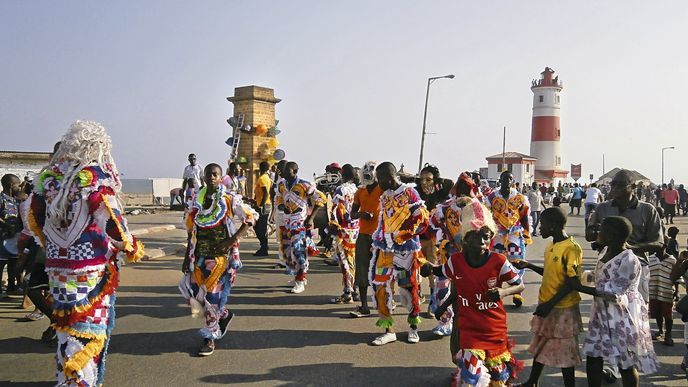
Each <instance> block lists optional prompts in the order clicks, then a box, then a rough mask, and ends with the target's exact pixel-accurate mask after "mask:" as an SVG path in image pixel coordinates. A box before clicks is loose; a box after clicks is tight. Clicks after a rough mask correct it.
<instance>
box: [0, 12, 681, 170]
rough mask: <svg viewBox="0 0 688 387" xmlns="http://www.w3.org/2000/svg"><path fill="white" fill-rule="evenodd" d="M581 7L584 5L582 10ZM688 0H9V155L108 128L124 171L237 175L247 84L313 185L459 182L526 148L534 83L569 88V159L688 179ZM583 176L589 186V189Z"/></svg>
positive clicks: (1, 35) (5, 123)
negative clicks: (420, 167) (361, 177)
mask: <svg viewBox="0 0 688 387" xmlns="http://www.w3.org/2000/svg"><path fill="white" fill-rule="evenodd" d="M582 3H583V4H582ZM686 20H688V3H686V2H685V1H672V2H670V1H662V2H651V1H623V2H622V1H595V2H565V3H564V2H562V3H561V4H560V2H552V1H491V2H482V1H481V2H478V1H474V2H459V1H447V2H442V1H423V2H419V1H384V2H383V1H360V2H356V1H342V2H331V1H203V2H191V1H183V2H177V1H167V0H166V1H118V2H107V3H101V2H57V3H56V2H54V1H44V2H38V1H32V2H22V1H3V2H0V48H1V49H2V51H1V52H2V59H1V60H0V73H1V74H2V75H1V76H0V128H1V129H2V133H3V136H2V145H0V149H4V150H49V148H51V146H52V144H53V143H54V142H55V141H56V140H57V138H58V137H59V136H61V135H62V134H63V132H64V131H65V130H66V128H67V127H68V126H69V123H70V122H72V121H74V120H75V119H92V120H96V121H100V122H102V123H103V124H104V125H105V127H106V128H107V129H108V131H109V132H110V134H111V136H112V137H113V141H114V146H115V157H116V161H117V163H118V166H119V168H120V171H121V172H123V173H124V174H125V176H126V177H130V178H134V177H158V176H165V177H170V176H171V177H176V176H179V175H180V174H181V172H182V169H183V167H184V165H185V164H186V155H187V154H188V153H189V152H195V153H197V154H198V156H199V162H200V163H203V164H205V163H208V162H218V163H220V164H221V165H225V164H226V160H227V157H228V153H229V147H228V146H227V145H225V144H224V140H225V139H226V138H227V137H228V136H229V133H230V132H229V126H228V125H227V124H226V123H225V120H226V119H227V118H228V117H229V116H231V114H232V104H231V103H229V102H228V101H227V100H226V97H227V96H230V95H233V91H234V87H237V86H245V85H251V84H255V85H259V86H266V87H271V88H274V89H275V94H276V96H277V97H278V98H282V102H281V103H279V104H278V105H277V118H278V119H279V120H280V125H279V126H280V129H281V130H282V134H280V136H279V137H278V138H279V140H280V142H281V146H280V147H282V148H284V149H285V150H286V153H287V158H288V159H290V160H296V161H298V162H299V164H300V166H301V171H302V173H301V174H302V175H304V176H306V177H310V176H311V175H312V173H313V172H321V171H322V170H323V168H324V165H325V164H327V163H329V162H332V161H338V162H340V163H346V162H350V163H353V164H355V165H361V164H362V163H364V162H365V161H367V160H369V159H376V160H378V161H383V160H390V161H393V162H395V163H397V164H399V163H404V164H405V165H406V169H407V170H410V171H415V169H416V167H417V164H418V152H419V148H420V133H421V124H422V119H423V103H424V98H425V85H426V82H427V78H428V77H430V76H438V75H444V74H449V73H451V74H455V75H456V78H454V79H453V80H447V79H442V80H439V81H437V82H435V83H434V84H433V85H432V87H431V91H430V104H429V108H428V129H427V130H428V131H430V132H437V133H438V134H437V135H431V136H428V137H427V139H426V148H425V160H426V161H429V162H434V163H436V164H437V165H438V166H439V168H440V170H441V172H442V174H443V175H445V176H447V177H451V178H456V176H457V174H458V172H459V171H461V170H466V169H469V170H472V169H476V168H478V167H481V166H485V165H486V161H485V156H488V155H492V154H495V153H499V152H501V146H502V139H501V136H502V127H503V126H507V150H511V151H518V152H522V153H529V141H530V129H531V113H532V110H531V108H532V93H531V91H530V82H531V80H532V79H534V78H538V77H539V76H540V75H539V74H540V72H541V71H542V70H543V69H544V67H545V66H549V67H552V68H553V69H554V70H555V71H556V72H557V75H559V77H560V79H561V80H562V81H563V82H564V90H563V92H562V96H561V101H562V103H561V106H562V111H561V126H562V130H561V134H562V150H563V163H562V165H563V166H565V167H566V168H568V166H569V164H570V163H582V164H583V176H584V177H586V178H587V176H588V174H590V173H593V174H595V176H596V177H597V176H599V175H600V174H601V172H602V154H603V153H604V154H605V155H606V168H607V170H609V169H611V168H613V167H615V166H621V167H626V168H631V169H636V170H638V171H639V172H641V173H643V174H646V175H647V176H648V177H650V178H652V179H654V180H656V181H658V180H659V179H660V173H661V151H660V149H661V148H662V147H663V146H672V145H673V146H676V147H677V149H676V150H668V151H666V164H665V166H666V167H665V168H666V172H665V176H666V180H669V178H671V177H674V178H675V179H676V180H677V181H681V182H688V168H686V167H685V166H684V164H685V161H684V159H685V158H684V157H682V156H683V155H685V154H686V152H687V151H688V134H687V133H686V128H687V127H688V125H687V124H688V106H687V105H688V99H687V98H686V96H685V95H686V93H685V92H686V89H688V71H687V70H688V53H687V51H686V46H687V45H686V40H687V38H688V23H687V22H686ZM585 180H587V179H585Z"/></svg>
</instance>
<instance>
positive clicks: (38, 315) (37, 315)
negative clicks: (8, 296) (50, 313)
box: [24, 310, 45, 321]
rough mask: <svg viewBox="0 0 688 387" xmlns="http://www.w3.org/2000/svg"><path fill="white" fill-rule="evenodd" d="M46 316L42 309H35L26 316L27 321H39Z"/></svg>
mask: <svg viewBox="0 0 688 387" xmlns="http://www.w3.org/2000/svg"><path fill="white" fill-rule="evenodd" d="M44 317H45V315H44V314H43V313H42V312H41V311H40V310H34V311H33V312H31V313H29V314H27V315H25V316H24V318H25V319H26V321H38V320H40V319H42V318H44Z"/></svg>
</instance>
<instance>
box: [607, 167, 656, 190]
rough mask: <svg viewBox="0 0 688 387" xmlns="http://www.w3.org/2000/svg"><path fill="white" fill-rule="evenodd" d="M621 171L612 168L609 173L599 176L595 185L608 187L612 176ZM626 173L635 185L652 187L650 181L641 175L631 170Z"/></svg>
mask: <svg viewBox="0 0 688 387" xmlns="http://www.w3.org/2000/svg"><path fill="white" fill-rule="evenodd" d="M620 170H621V168H614V169H612V170H611V171H609V172H607V173H605V174H604V175H602V176H600V178H599V179H597V181H596V182H595V183H597V185H608V184H609V183H610V182H611V181H612V179H613V178H614V176H615V175H616V174H617V173H618V172H619V171H620ZM627 171H628V172H630V173H631V180H633V181H634V182H635V184H636V185H639V184H641V183H642V184H643V185H644V186H648V185H652V184H653V183H652V180H650V179H648V178H647V177H645V176H644V175H643V174H641V173H640V172H638V171H634V170H632V169H628V170H627Z"/></svg>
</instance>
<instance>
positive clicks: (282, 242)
mask: <svg viewBox="0 0 688 387" xmlns="http://www.w3.org/2000/svg"><path fill="white" fill-rule="evenodd" d="M285 165H287V160H280V161H279V162H278V163H277V164H276V165H275V176H274V177H273V181H272V186H271V187H270V201H271V202H272V213H271V214H270V216H272V221H273V222H274V224H275V239H276V241H277V265H276V266H275V267H278V266H279V267H287V264H286V263H285V262H286V255H285V253H284V251H285V250H286V249H287V246H289V240H288V239H287V238H286V235H284V233H283V232H282V230H283V229H284V211H282V210H280V209H279V208H278V207H277V203H276V199H275V198H276V197H277V193H278V192H279V186H280V185H281V184H283V181H284V178H282V174H283V173H284V166H285Z"/></svg>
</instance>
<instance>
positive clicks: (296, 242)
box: [275, 161, 325, 293]
mask: <svg viewBox="0 0 688 387" xmlns="http://www.w3.org/2000/svg"><path fill="white" fill-rule="evenodd" d="M298 172H299V165H298V164H296V163H295V162H293V161H290V162H288V163H287V164H286V165H285V167H284V179H283V180H281V181H280V183H279V186H278V187H277V190H278V191H277V195H276V196H275V203H276V204H277V208H279V209H280V210H281V211H282V212H284V225H283V226H282V232H283V233H284V234H283V235H285V237H286V238H288V239H289V245H288V247H287V249H286V251H285V255H286V259H287V268H288V269H289V274H294V275H295V278H294V287H293V288H292V289H291V292H292V293H302V292H303V291H304V290H306V273H307V272H308V251H307V238H308V235H307V230H309V229H310V228H312V217H313V214H314V213H315V210H316V208H317V207H322V206H324V205H325V195H324V194H323V193H322V192H320V191H318V190H317V189H315V187H314V186H313V184H312V183H311V182H309V181H306V180H303V179H300V178H299V177H298V176H297V174H298ZM309 209H310V210H311V211H310V214H309V211H308V210H309Z"/></svg>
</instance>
